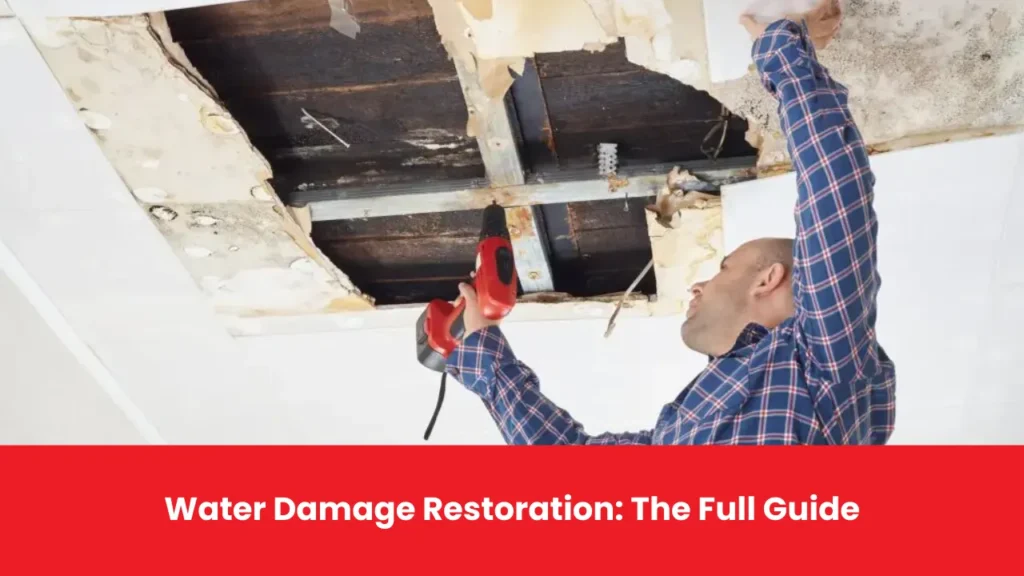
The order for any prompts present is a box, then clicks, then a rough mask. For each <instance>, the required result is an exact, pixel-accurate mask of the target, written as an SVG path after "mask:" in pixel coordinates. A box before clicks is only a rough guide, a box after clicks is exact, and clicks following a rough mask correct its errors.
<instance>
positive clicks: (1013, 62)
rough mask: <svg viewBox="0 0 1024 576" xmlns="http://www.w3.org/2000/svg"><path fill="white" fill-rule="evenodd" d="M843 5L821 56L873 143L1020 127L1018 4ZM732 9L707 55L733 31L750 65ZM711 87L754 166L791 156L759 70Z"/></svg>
mask: <svg viewBox="0 0 1024 576" xmlns="http://www.w3.org/2000/svg"><path fill="white" fill-rule="evenodd" d="M711 5H712V3H710V2H708V3H706V6H711ZM715 6H719V5H718V4H717V3H716V4H715ZM842 6H843V10H844V17H843V21H842V24H841V27H840V30H839V33H838V34H837V35H836V37H835V40H834V41H833V42H832V43H831V44H830V45H829V46H828V47H827V48H825V49H824V50H821V51H820V52H819V53H818V56H819V59H820V60H821V62H822V64H823V65H824V66H825V67H826V68H828V69H829V71H830V72H831V74H832V76H833V77H834V78H835V79H836V80H837V81H839V82H841V83H842V84H843V85H845V86H846V87H847V88H849V91H850V108H851V111H852V112H853V115H854V119H855V120H856V122H857V124H858V127H859V128H860V130H861V132H862V133H863V135H864V138H865V140H866V141H867V142H868V144H869V145H871V147H872V149H873V150H875V151H881V150H894V149H898V148H901V147H913V146H920V145H925V144H932V143H937V142H947V141H951V140H957V139H962V138H969V137H977V136H984V135H988V134H998V133H1002V132H1006V131H1015V130H1018V129H1020V127H1022V126H1024V3H1021V2H1019V1H1018V0H973V1H971V2H964V1H963V0H930V1H927V2H925V1H922V0H884V1H871V2H869V1H866V0H845V1H844V2H843V3H842ZM719 7H720V6H719ZM738 16H739V11H738V10H734V12H733V13H732V14H728V15H726V16H723V17H722V19H721V22H722V23H723V24H722V26H723V28H722V30H723V31H722V33H721V34H719V35H718V36H716V37H711V36H709V49H710V51H711V61H712V63H713V62H714V61H715V58H716V53H717V52H718V51H719V50H720V49H735V48H736V46H737V44H736V41H732V44H728V45H726V44H725V43H726V42H727V40H726V39H727V38H728V35H729V34H730V32H729V31H730V30H731V33H737V34H739V35H740V36H741V37H742V39H743V43H742V44H739V45H740V46H742V47H743V50H742V51H741V52H743V54H742V56H736V58H742V62H743V66H744V67H749V65H750V63H751V62H750V54H749V49H750V39H749V37H748V36H746V32H745V31H744V30H743V28H742V27H741V26H740V25H738V24H736V23H735V22H736V19H737V18H738ZM709 17H710V11H709ZM709 25H710V23H709ZM723 46H725V48H723ZM712 68H714V66H712ZM709 92H710V93H711V95H712V96H714V97H715V98H717V99H719V100H721V101H722V102H723V103H724V104H725V105H726V106H728V107H729V109H730V110H731V111H732V112H734V113H736V114H738V115H740V116H743V117H745V118H746V119H747V120H748V121H749V122H750V132H749V133H748V140H749V141H750V143H751V144H752V145H754V146H757V147H759V148H760V158H759V165H760V166H762V167H773V166H786V165H787V164H788V162H789V156H788V152H787V150H786V145H785V139H784V137H783V135H782V133H781V130H780V127H779V123H778V112H777V104H776V103H775V102H774V101H773V100H772V99H771V98H770V97H769V95H768V94H767V93H766V92H765V90H764V88H763V87H762V86H761V84H760V82H759V80H758V78H757V77H756V74H754V73H752V72H746V73H745V75H744V76H743V77H742V78H738V79H734V80H730V81H728V82H715V83H713V84H712V86H711V89H710V90H709Z"/></svg>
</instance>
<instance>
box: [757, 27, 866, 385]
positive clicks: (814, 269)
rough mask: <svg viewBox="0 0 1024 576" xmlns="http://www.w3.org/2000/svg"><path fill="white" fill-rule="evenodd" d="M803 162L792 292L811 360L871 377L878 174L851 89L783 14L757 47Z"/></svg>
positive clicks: (849, 378)
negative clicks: (851, 101) (852, 102)
mask: <svg viewBox="0 0 1024 576" xmlns="http://www.w3.org/2000/svg"><path fill="white" fill-rule="evenodd" d="M753 57H754V63H755V64H756V66H757V69H758V72H759V73H760V77H761V81H762V83H763V84H764V86H765V88H766V89H767V90H768V91H769V92H770V93H771V94H773V95H774V96H775V97H776V98H777V99H778V101H779V117H780V121H781V125H782V130H783V132H784V133H785V134H786V137H787V140H788V146H789V152H790V156H791V157H792V159H793V165H794V168H795V170H796V178H797V186H798V192H799V195H798V199H797V202H796V210H795V212H796V230H797V231H796V238H795V242H794V255H793V256H794V270H793V293H794V300H795V304H796V316H797V326H798V329H799V330H800V332H801V335H802V338H801V340H802V341H803V343H804V344H805V346H806V351H807V354H808V356H809V358H808V361H809V364H810V365H811V368H812V369H814V370H816V371H818V373H819V374H821V375H822V376H823V377H825V379H827V380H828V381H831V382H833V383H844V384H847V383H851V382H853V381H855V380H857V379H860V378H865V377H867V378H870V377H871V376H873V375H874V374H875V373H876V372H877V370H878V367H879V357H878V345H877V343H876V340H875V313H876V310H875V299H876V295H877V293H878V288H879V284H880V279H879V277H878V273H877V270H876V258H877V256H876V239H877V232H878V224H877V221H876V218H875V212H874V209H873V206H872V202H873V201H874V191H873V187H874V183H875V180H874V175H873V174H872V172H871V168H870V165H869V163H868V153H867V150H866V149H865V146H864V143H863V141H862V139H861V135H860V133H859V131H858V130H857V127H856V126H855V125H854V122H853V119H852V117H851V115H850V111H849V109H848V107H847V90H846V88H845V87H844V86H842V85H841V84H839V83H837V82H835V81H834V80H833V79H832V78H831V77H830V76H829V73H828V71H827V70H826V69H825V68H824V67H823V66H822V65H821V64H819V63H818V60H817V56H816V53H815V48H814V45H813V44H812V43H811V41H810V40H808V36H807V31H806V29H805V27H804V26H802V25H800V24H797V23H795V22H793V21H790V20H780V21H778V22H775V23H773V24H771V25H769V26H768V27H767V29H766V30H765V31H764V32H763V33H762V34H761V35H760V36H759V37H758V38H757V40H756V41H755V43H754V48H753Z"/></svg>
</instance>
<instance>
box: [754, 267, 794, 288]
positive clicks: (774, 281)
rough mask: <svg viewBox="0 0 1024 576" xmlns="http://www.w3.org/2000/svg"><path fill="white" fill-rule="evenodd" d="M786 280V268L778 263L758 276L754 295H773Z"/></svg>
mask: <svg viewBox="0 0 1024 576" xmlns="http://www.w3.org/2000/svg"><path fill="white" fill-rule="evenodd" d="M785 279H786V267H785V266H783V265H782V264H780V263H778V262H776V263H774V264H772V265H771V266H768V267H767V268H765V269H764V270H761V271H760V272H759V273H758V274H757V282H756V283H755V284H754V291H753V293H754V295H755V296H763V295H765V294H771V293H772V292H773V291H774V290H775V289H776V288H778V287H779V286H780V285H781V284H782V282H783V281H784V280H785Z"/></svg>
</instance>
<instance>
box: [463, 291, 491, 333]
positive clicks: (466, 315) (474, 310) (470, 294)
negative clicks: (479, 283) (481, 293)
mask: <svg viewBox="0 0 1024 576" xmlns="http://www.w3.org/2000/svg"><path fill="white" fill-rule="evenodd" d="M459 293H460V294H462V299H463V300H465V301H466V311H465V312H463V314H462V322H463V325H464V326H465V327H466V336H469V335H470V334H472V333H473V332H476V331H477V330H482V329H484V328H487V327H488V326H497V325H498V324H500V323H501V322H500V321H499V320H490V319H488V318H486V317H484V315H483V314H481V313H480V302H478V301H477V299H476V290H474V289H473V287H472V286H470V285H469V284H466V283H465V282H463V283H461V284H459Z"/></svg>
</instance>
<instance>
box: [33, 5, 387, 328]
mask: <svg viewBox="0 0 1024 576" xmlns="http://www.w3.org/2000/svg"><path fill="white" fill-rule="evenodd" d="M47 23H48V24H47V27H46V29H45V30H43V32H42V37H39V36H36V38H35V40H36V43H37V45H38V47H39V50H40V53H41V54H42V55H43V58H44V59H45V60H46V62H47V64H48V65H49V67H50V69H51V70H52V72H53V74H54V76H55V77H56V79H57V81H58V82H59V83H60V85H61V87H62V88H63V89H64V92H65V94H66V95H67V98H68V101H69V102H70V103H71V105H73V106H74V108H75V109H76V110H77V111H78V117H79V120H80V121H81V122H82V123H83V124H84V125H85V126H87V127H88V128H89V129H90V130H91V131H92V134H93V136H94V137H95V140H96V142H97V144H98V146H99V147H100V149H101V150H102V151H103V153H104V154H105V155H106V157H107V159H108V160H109V161H110V163H111V165H112V166H113V167H114V168H115V169H116V170H117V172H118V174H119V176H120V177H121V179H122V180H123V181H124V182H125V184H126V185H127V187H128V189H129V190H131V192H132V194H133V195H134V196H135V200H136V202H137V203H138V204H139V205H140V208H141V209H143V210H146V212H147V213H148V215H149V216H150V218H151V220H152V221H153V223H154V225H155V226H156V227H157V228H158V229H159V230H160V231H161V232H163V233H164V235H165V237H166V238H167V239H168V241H169V242H170V244H171V246H172V248H174V249H175V251H176V252H177V253H178V255H179V257H180V258H181V261H182V263H183V264H184V266H185V268H186V269H187V270H188V271H189V272H190V273H191V275H192V277H193V278H194V279H195V280H196V282H197V283H198V284H199V285H200V286H201V287H202V288H203V289H204V290H205V291H206V293H207V294H208V295H209V296H210V297H211V299H212V301H213V303H214V305H215V306H216V308H217V309H218V311H220V312H222V313H226V314H237V315H254V314H255V315H263V314H305V313H312V312H321V311H324V310H338V309H348V308H352V309H367V308H371V307H372V303H371V301H370V300H369V299H368V298H366V297H364V296H363V295H361V294H360V293H359V291H358V289H356V288H355V287H354V286H353V285H352V283H351V281H350V280H349V279H348V277H347V276H345V274H343V273H342V272H341V271H340V270H338V269H337V268H336V267H334V265H333V264H331V263H330V261H329V260H328V259H327V258H326V257H324V256H323V254H322V253H320V251H319V250H318V249H317V248H316V247H315V246H314V245H313V243H312V240H311V239H310V238H309V234H308V230H307V228H306V227H305V226H304V224H303V223H301V222H300V221H297V220H296V219H295V217H293V216H292V214H290V213H289V212H288V211H287V210H286V208H285V207H284V205H283V204H282V203H281V201H280V199H278V197H277V195H276V194H274V192H273V190H272V189H271V188H270V186H269V184H268V183H267V180H268V179H269V178H270V177H271V170H270V166H269V164H268V163H267V162H266V160H265V159H264V158H263V157H262V156H261V155H260V154H259V153H258V152H257V151H256V150H255V149H254V148H253V147H252V145H251V144H250V142H249V140H248V139H247V137H246V135H245V133H244V132H243V130H242V129H241V127H240V126H239V125H238V124H237V123H236V122H235V120H234V119H233V118H232V117H231V115H230V114H229V113H228V112H227V110H226V109H225V108H224V106H223V105H222V104H221V102H220V101H219V100H218V99H217V97H216V95H215V94H214V93H213V91H212V90H211V89H210V88H209V86H208V85H207V84H206V83H205V82H204V81H202V79H201V78H200V77H199V76H198V73H197V72H196V71H195V70H194V68H192V67H191V66H190V65H189V64H188V62H187V61H186V60H184V54H183V53H182V52H181V50H180V48H179V47H177V46H176V45H173V44H169V43H166V40H165V38H166V36H167V34H166V30H161V29H159V28H160V25H161V23H162V21H161V20H160V19H159V18H157V19H156V20H155V21H154V22H152V23H151V20H150V18H149V17H146V16H136V17H130V18H119V19H107V20H94V19H88V20H78V19H74V20H70V19H48V20H47ZM154 25H155V27H154ZM38 30H39V29H37V31H38ZM307 225H308V224H307Z"/></svg>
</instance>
